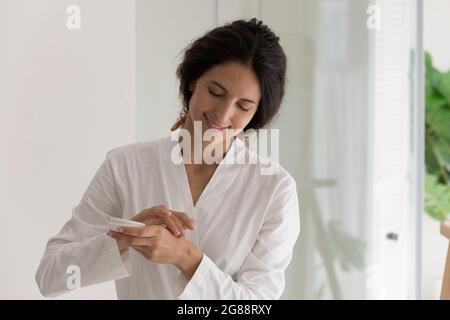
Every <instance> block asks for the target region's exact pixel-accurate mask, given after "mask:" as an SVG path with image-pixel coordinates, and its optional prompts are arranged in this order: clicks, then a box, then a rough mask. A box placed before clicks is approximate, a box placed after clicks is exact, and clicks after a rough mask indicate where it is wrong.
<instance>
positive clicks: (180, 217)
mask: <svg viewBox="0 0 450 320" xmlns="http://www.w3.org/2000/svg"><path fill="white" fill-rule="evenodd" d="M131 220H134V221H139V222H142V223H144V224H146V225H155V224H158V225H162V226H164V227H165V228H167V229H168V230H169V231H170V232H172V234H173V235H174V236H177V237H178V236H184V235H185V233H186V231H187V230H188V229H190V230H194V227H195V223H196V222H195V220H194V219H191V218H189V217H188V215H187V214H185V213H184V212H179V211H173V210H169V209H167V207H166V206H165V205H163V204H160V205H159V206H156V207H151V208H148V209H145V210H143V211H141V212H140V213H138V214H137V215H135V216H134V217H133V218H131ZM117 244H118V246H119V251H120V253H123V252H125V251H128V248H129V246H128V244H126V243H124V242H122V241H117Z"/></svg>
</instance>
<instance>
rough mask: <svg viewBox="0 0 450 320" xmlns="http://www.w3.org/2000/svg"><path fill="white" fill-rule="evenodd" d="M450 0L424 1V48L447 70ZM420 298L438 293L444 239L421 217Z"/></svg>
mask: <svg viewBox="0 0 450 320" xmlns="http://www.w3.org/2000/svg"><path fill="white" fill-rule="evenodd" d="M449 30H450V1H448V0H424V30H423V31H424V48H425V50H426V51H428V52H430V54H431V56H432V57H433V64H434V66H435V68H437V69H438V70H440V71H448V70H449V69H450V41H449V40H448V31H449ZM422 221H423V226H422V257H423V259H422V261H423V263H422V298H423V299H437V298H439V295H440V290H441V285H442V276H443V272H444V266H445V257H446V254H447V246H448V241H447V240H446V239H445V238H444V237H443V236H441V235H440V234H439V223H438V222H437V221H435V220H433V219H431V218H429V216H425V217H423V218H422Z"/></svg>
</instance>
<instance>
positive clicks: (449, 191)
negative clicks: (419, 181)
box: [425, 174, 450, 221]
mask: <svg viewBox="0 0 450 320" xmlns="http://www.w3.org/2000/svg"><path fill="white" fill-rule="evenodd" d="M425 210H426V212H427V213H428V214H429V215H430V216H431V217H433V218H434V219H437V220H440V221H443V220H446V219H447V218H448V215H449V213H450V186H449V185H445V184H442V183H439V182H438V178H437V176H436V175H434V174H426V175H425Z"/></svg>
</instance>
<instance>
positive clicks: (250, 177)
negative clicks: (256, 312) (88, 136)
mask: <svg viewBox="0 0 450 320" xmlns="http://www.w3.org/2000/svg"><path fill="white" fill-rule="evenodd" d="M178 135H179V129H178V130H176V131H175V132H173V133H172V135H171V136H167V137H166V138H163V139H159V140H155V141H149V142H143V143H134V144H130V145H126V146H122V147H118V148H115V149H113V150H111V151H109V152H108V153H107V156H106V159H105V160H104V162H103V164H102V165H101V166H100V168H99V169H98V171H97V173H96V174H95V176H94V178H93V180H92V181H91V183H90V184H89V186H88V188H87V190H86V191H85V193H84V195H83V198H82V199H81V201H80V203H79V204H78V206H76V207H75V208H74V209H73V212H72V217H71V219H70V220H69V221H68V222H67V223H66V224H65V225H64V226H63V228H62V229H61V231H60V232H59V234H58V235H56V236H53V237H52V238H50V240H49V241H48V244H47V248H46V251H45V254H44V256H43V258H42V260H41V262H40V265H39V267H38V270H37V272H36V281H37V284H38V286H39V289H40V290H41V293H42V294H43V295H44V296H49V297H50V296H57V295H60V294H62V293H65V292H68V291H69V290H71V289H72V287H71V286H68V285H67V283H68V277H71V276H72V273H68V272H69V271H70V270H72V271H73V270H74V269H73V267H72V269H70V266H76V268H79V269H78V270H79V271H80V280H81V287H85V286H89V285H93V284H96V283H101V282H104V281H111V280H115V282H116V290H117V296H118V298H119V299H278V298H279V297H280V296H281V294H282V293H283V290H284V287H285V275H284V273H285V270H286V268H287V267H288V265H289V263H290V261H291V259H292V252H293V247H294V244H295V242H296V240H297V238H298V235H299V232H300V219H299V205H298V197H297V188H296V183H295V180H294V179H293V178H292V176H291V175H290V174H289V173H288V172H287V171H286V170H285V169H283V168H282V167H281V166H279V165H278V163H276V162H270V165H271V166H272V167H276V168H277V170H274V171H275V173H273V174H267V172H266V173H264V174H262V172H263V171H262V168H263V167H264V165H263V164H262V163H261V162H262V161H263V160H265V161H271V160H268V159H267V158H263V157H261V156H259V155H257V154H256V153H254V152H252V151H249V150H248V148H247V147H246V145H245V143H244V142H243V141H242V140H241V139H240V138H236V139H234V141H233V143H232V145H231V147H230V149H229V150H228V152H227V154H226V156H225V158H224V159H223V160H222V161H221V163H220V164H219V166H218V167H217V169H216V171H215V172H214V175H213V176H212V178H211V180H210V181H209V183H208V184H207V186H206V187H205V189H204V190H203V192H202V194H201V195H200V198H199V199H198V201H197V203H196V205H195V206H194V205H193V201H192V196H191V193H190V188H189V182H188V178H187V175H186V171H185V167H184V164H183V163H178V164H177V163H176V161H175V162H174V161H172V160H171V159H172V158H171V157H173V155H174V154H180V152H179V151H180V147H179V143H178V138H177V137H178ZM245 157H247V158H245ZM248 157H250V158H251V159H253V163H254V162H257V163H256V164H250V163H249V161H250V160H249V159H250V158H248ZM235 159H240V160H242V159H246V160H245V161H244V162H245V163H244V164H242V163H241V164H239V163H235V162H239V160H238V161H236V160H235ZM255 159H257V160H256V161H255ZM233 160H234V161H233ZM233 162H234V163H233ZM241 162H242V161H241ZM159 204H164V205H166V206H167V208H169V209H172V210H175V211H182V212H185V213H186V214H187V215H188V216H190V217H192V218H194V219H196V220H197V225H196V228H195V230H194V231H188V233H187V235H186V237H187V238H188V239H189V240H191V241H192V242H193V243H194V244H195V245H196V246H197V247H198V248H199V249H200V250H201V251H202V252H203V259H202V261H201V263H200V265H199V266H198V268H197V270H196V271H195V273H194V275H193V277H192V278H191V279H190V280H189V281H188V280H187V279H185V278H184V276H183V275H182V274H181V272H180V271H179V269H178V268H177V267H175V266H174V265H170V264H159V263H155V262H152V261H149V260H147V259H146V258H144V257H143V256H142V255H141V254H140V253H139V252H137V251H135V250H134V249H130V250H129V252H128V253H124V254H122V255H121V254H120V253H119V249H118V246H117V242H116V240H114V239H113V238H111V237H109V236H107V235H106V232H107V231H108V222H109V218H110V217H120V218H126V219H130V218H132V217H133V216H135V215H136V214H138V213H139V212H141V211H142V210H144V209H146V208H150V207H153V206H156V205H159ZM72 271H70V272H72Z"/></svg>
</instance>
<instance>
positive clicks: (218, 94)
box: [209, 90, 223, 97]
mask: <svg viewBox="0 0 450 320" xmlns="http://www.w3.org/2000/svg"><path fill="white" fill-rule="evenodd" d="M209 93H210V94H212V95H213V96H215V97H223V94H220V93H215V92H212V91H211V90H209Z"/></svg>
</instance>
